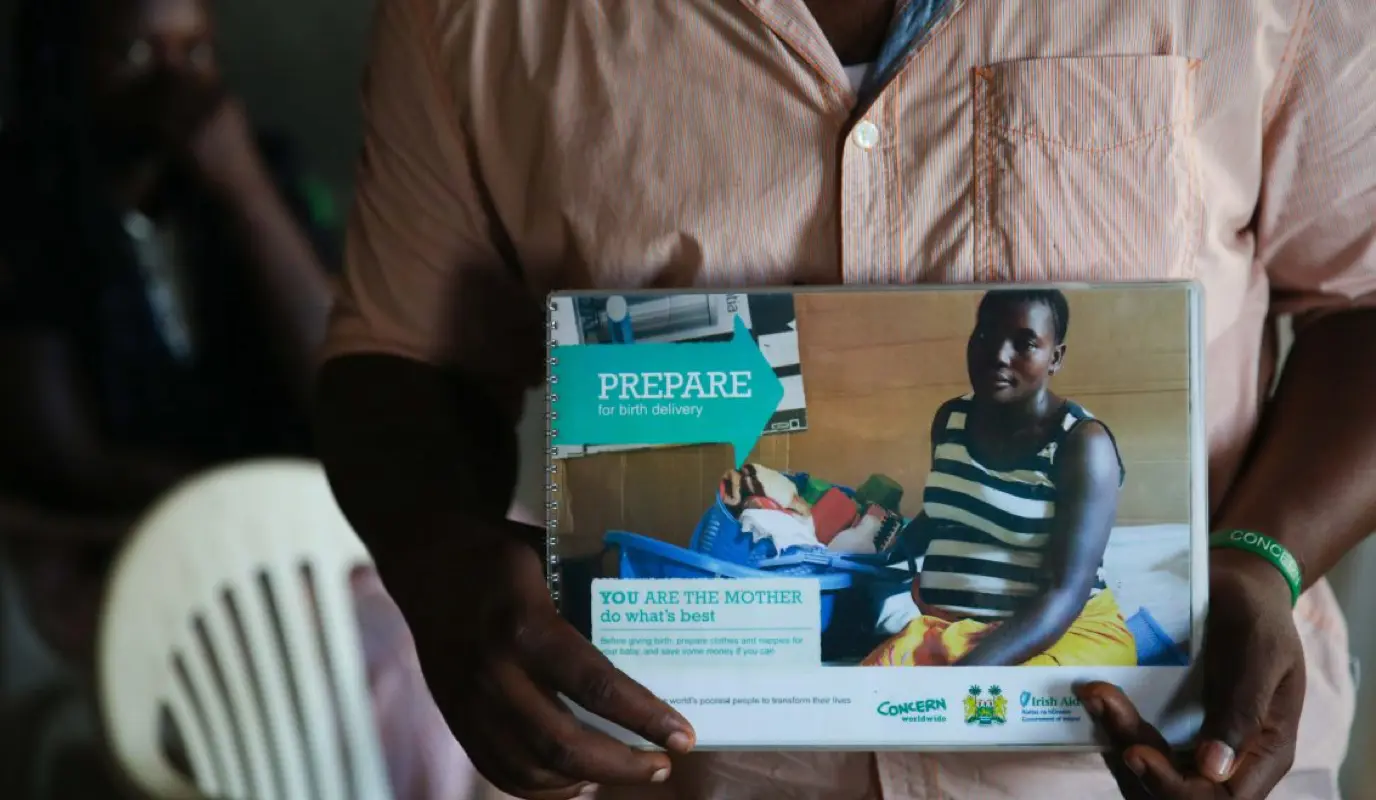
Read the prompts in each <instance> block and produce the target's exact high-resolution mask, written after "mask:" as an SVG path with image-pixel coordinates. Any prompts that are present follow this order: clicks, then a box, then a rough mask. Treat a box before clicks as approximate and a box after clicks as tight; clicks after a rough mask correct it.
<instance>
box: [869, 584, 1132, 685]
mask: <svg viewBox="0 0 1376 800" xmlns="http://www.w3.org/2000/svg"><path fill="white" fill-rule="evenodd" d="M998 625H999V623H997V622H992V623H986V622H977V621H975V620H972V619H966V620H960V621H958V622H951V621H948V620H944V619H941V618H939V617H933V616H929V615H925V614H924V615H922V616H919V617H918V618H917V619H914V620H913V621H912V622H909V623H908V624H907V625H905V626H904V627H903V630H901V631H899V632H898V633H897V634H896V635H894V636H893V637H891V638H890V639H889V640H888V641H886V642H884V643H883V644H881V645H880V646H879V647H876V648H875V649H874V651H873V652H872V653H870V654H869V655H868V656H866V657H865V660H864V661H862V662H861V663H862V665H864V666H867V667H944V666H949V665H951V664H954V663H955V662H956V661H958V660H959V659H960V658H962V657H963V656H965V655H966V654H967V653H969V652H970V651H971V650H973V649H974V647H975V645H976V644H978V643H979V640H980V639H982V638H983V637H984V636H985V635H986V634H988V633H989V632H990V631H992V630H994V629H995V628H997V627H998ZM1021 666H1024V667H1056V666H1062V667H1065V666H1079V667H1135V666H1137V640H1136V639H1135V638H1134V637H1133V635H1132V631H1130V630H1128V625H1127V621H1126V620H1124V619H1123V614H1122V612H1121V611H1119V609H1118V601H1117V600H1115V599H1114V597H1113V593H1112V592H1110V591H1109V590H1108V589H1105V590H1104V591H1102V592H1100V593H1099V594H1098V595H1096V596H1094V597H1091V598H1090V599H1089V602H1088V603H1085V607H1084V610H1083V611H1081V612H1080V616H1078V617H1076V618H1075V621H1074V622H1072V623H1071V624H1070V628H1069V629H1068V630H1067V631H1066V632H1065V634H1064V635H1063V636H1061V638H1060V639H1058V640H1057V641H1056V643H1055V644H1053V645H1051V646H1050V647H1048V648H1047V649H1046V650H1045V651H1044V652H1043V653H1041V654H1040V655H1035V656H1033V657H1032V658H1029V659H1028V660H1026V661H1024V662H1023V663H1022V664H1021Z"/></svg>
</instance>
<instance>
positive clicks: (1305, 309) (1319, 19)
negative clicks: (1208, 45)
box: [1257, 2, 1376, 326]
mask: <svg viewBox="0 0 1376 800" xmlns="http://www.w3.org/2000/svg"><path fill="white" fill-rule="evenodd" d="M1373 26H1376V4H1372V3H1368V2H1361V3H1358V2H1340V3H1325V2H1310V3H1306V4H1304V5H1303V6H1302V7H1301V11H1300V14H1299V18H1298V20H1297V22H1296V27H1295V32H1294V33H1293V34H1292V41H1291V43H1290V46H1289V47H1288V48H1287V53H1286V58H1285V62H1284V65H1283V67H1282V70H1283V71H1282V73H1281V75H1280V77H1279V80H1278V82H1277V84H1276V86H1275V88H1274V90H1273V92H1272V99H1271V101H1270V103H1269V104H1268V106H1267V111H1266V113H1267V116H1266V117H1265V118H1264V120H1263V122H1264V124H1265V129H1264V134H1263V135H1264V141H1263V159H1264V163H1263V169H1264V175H1263V184H1262V194H1261V203H1260V207H1259V209H1258V217H1257V256H1258V260H1259V263H1260V265H1261V266H1262V267H1263V268H1264V269H1265V270H1266V272H1267V274H1268V275H1269V277H1270V280H1271V285H1272V289H1273V302H1274V306H1273V308H1274V310H1275V312H1276V313H1279V314H1293V315H1295V322H1296V325H1297V326H1299V325H1303V324H1305V323H1306V322H1309V321H1312V320H1313V319H1314V318H1315V317H1316V316H1318V315H1321V314H1324V313H1328V312H1331V311H1335V310H1340V309H1343V308H1354V307H1373V306H1376V81H1372V79H1371V77H1370V70H1371V62H1370V53H1371V50H1370V47H1369V45H1368V44H1367V43H1366V37H1367V36H1368V35H1369V33H1370V31H1371V30H1372V29H1373Z"/></svg>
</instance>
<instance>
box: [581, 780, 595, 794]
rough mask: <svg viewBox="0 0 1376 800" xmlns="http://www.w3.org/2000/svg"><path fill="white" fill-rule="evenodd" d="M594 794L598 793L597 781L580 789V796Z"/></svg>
mask: <svg viewBox="0 0 1376 800" xmlns="http://www.w3.org/2000/svg"><path fill="white" fill-rule="evenodd" d="M594 794H597V784H595V783H590V784H588V785H587V786H584V787H583V788H582V789H579V790H578V796H579V797H588V796H590V795H594Z"/></svg>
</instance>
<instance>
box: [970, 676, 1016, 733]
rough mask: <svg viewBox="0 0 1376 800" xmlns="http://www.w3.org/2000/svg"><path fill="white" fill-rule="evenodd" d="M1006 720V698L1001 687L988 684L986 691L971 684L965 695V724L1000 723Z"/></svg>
mask: <svg viewBox="0 0 1376 800" xmlns="http://www.w3.org/2000/svg"><path fill="white" fill-rule="evenodd" d="M1007 721H1008V698H1007V697H1004V696H1003V689H1000V688H999V687H998V686H990V687H989V691H988V692H987V693H986V692H985V691H984V690H983V689H981V688H980V687H978V686H971V687H970V691H969V693H968V694H966V695H965V724H966V725H980V726H989V725H1002V724H1004V723H1005V722H1007Z"/></svg>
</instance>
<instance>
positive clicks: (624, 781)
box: [494, 662, 670, 785]
mask: <svg viewBox="0 0 1376 800" xmlns="http://www.w3.org/2000/svg"><path fill="white" fill-rule="evenodd" d="M494 677H495V678H496V681H497V685H496V686H495V689H496V692H497V694H498V696H501V697H503V698H505V699H506V701H507V702H509V703H510V704H511V707H512V710H513V711H514V712H515V715H514V716H513V717H512V718H511V720H512V724H514V725H515V726H517V727H518V728H519V733H520V736H521V738H522V740H523V741H524V743H525V745H526V746H527V747H529V748H530V750H531V752H532V754H533V755H534V756H535V758H536V759H537V761H538V763H540V764H541V765H543V766H544V767H545V768H546V769H548V770H551V771H553V772H555V773H557V774H559V775H567V776H569V777H572V778H576V779H578V780H583V781H591V782H594V783H606V784H619V785H628V784H642V783H651V782H662V781H664V780H666V779H667V778H668V777H669V767H670V762H669V756H668V755H666V754H664V753H662V752H659V751H656V750H639V749H636V748H633V747H630V746H629V745H626V744H623V743H622V742H619V741H617V740H616V739H613V738H612V737H611V736H608V735H607V734H605V733H602V732H601V731H597V730H594V729H592V728H590V727H588V726H587V725H584V724H583V723H582V722H580V721H579V720H578V719H577V718H576V717H574V715H573V714H572V713H571V712H570V711H569V709H568V708H567V707H566V706H565V705H564V704H563V703H561V702H560V701H559V700H558V698H556V697H555V696H554V695H553V693H552V692H548V691H546V690H544V689H542V688H540V687H538V686H537V685H536V684H535V682H534V681H532V680H531V677H530V676H529V675H527V674H526V673H525V671H524V670H522V669H521V668H520V667H519V666H518V665H517V664H515V663H512V662H503V663H501V664H498V665H496V667H495V670H494Z"/></svg>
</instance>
